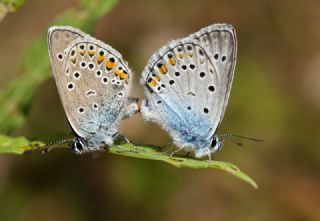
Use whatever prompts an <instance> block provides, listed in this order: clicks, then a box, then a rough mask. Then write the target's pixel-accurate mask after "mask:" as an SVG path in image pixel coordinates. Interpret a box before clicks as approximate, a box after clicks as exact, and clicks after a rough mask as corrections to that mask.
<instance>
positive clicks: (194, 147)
mask: <svg viewBox="0 0 320 221" xmlns="http://www.w3.org/2000/svg"><path fill="white" fill-rule="evenodd" d="M236 55H237V39H236V32H235V30H234V28H233V27H232V26H231V25H229V24H214V25H211V26H208V27H206V28H203V29H201V30H200V31H198V32H196V33H194V34H191V35H189V36H188V37H186V38H183V39H178V40H174V41H170V42H168V43H167V44H166V45H164V46H163V47H162V48H160V49H159V50H158V51H157V52H156V53H155V54H154V55H153V56H152V57H151V58H150V60H149V62H148V64H147V66H146V67H145V69H144V71H143V74H142V78H141V81H140V82H141V85H142V86H143V87H144V88H145V90H144V91H145V95H146V99H145V100H144V101H143V102H142V106H141V112H142V115H143V117H144V119H145V120H146V121H152V122H155V123H158V124H160V125H161V126H162V127H163V128H164V129H165V130H166V131H168V132H169V134H170V135H171V137H172V139H173V143H174V144H175V146H177V147H178V150H184V151H187V152H191V153H193V154H194V156H195V157H196V158H203V157H205V156H208V157H209V158H210V159H211V155H212V154H213V153H215V152H216V151H217V150H219V149H220V148H221V147H222V144H223V138H222V137H219V136H218V135H216V130H217V128H218V127H219V125H220V123H221V120H222V118H223V115H224V112H225V109H226V106H227V103H228V98H229V94H230V90H231V85H232V79H233V75H234V70H235V65H236Z"/></svg>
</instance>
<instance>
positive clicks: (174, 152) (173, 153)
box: [170, 147, 183, 157]
mask: <svg viewBox="0 0 320 221" xmlns="http://www.w3.org/2000/svg"><path fill="white" fill-rule="evenodd" d="M180 150H183V147H180V148H178V149H176V150H175V151H173V152H172V153H171V154H170V157H172V156H173V155H175V154H176V153H177V152H179V151H180Z"/></svg>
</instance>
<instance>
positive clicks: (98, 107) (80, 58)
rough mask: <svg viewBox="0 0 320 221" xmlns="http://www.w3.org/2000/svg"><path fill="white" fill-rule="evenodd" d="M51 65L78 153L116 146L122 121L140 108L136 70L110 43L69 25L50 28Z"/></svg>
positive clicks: (74, 147)
mask: <svg viewBox="0 0 320 221" xmlns="http://www.w3.org/2000/svg"><path fill="white" fill-rule="evenodd" d="M48 45H49V54H50V61H51V66H52V70H53V74H54V78H55V81H56V85H57V87H58V91H59V94H60V98H61V101H62V104H63V107H64V110H65V113H66V115H67V118H68V121H69V124H70V126H71V128H72V129H73V131H74V133H75V135H76V137H75V138H74V140H73V145H72V147H73V149H74V150H75V151H76V152H77V153H82V152H88V151H95V150H99V149H100V148H101V147H102V146H105V145H107V146H111V145H112V144H113V141H114V139H115V137H116V136H117V135H118V126H119V123H120V121H121V120H122V119H123V118H125V117H128V116H130V115H132V114H133V113H135V112H137V111H138V105H137V99H133V98H128V93H129V90H130V85H131V78H132V75H133V72H132V71H131V70H130V69H129V67H128V64H127V62H126V61H124V60H123V58H122V56H121V54H120V53H119V52H118V51H116V50H115V49H113V48H112V47H111V46H109V45H107V44H105V43H103V42H101V41H99V40H97V39H95V38H93V37H91V36H89V35H87V34H85V33H83V32H81V31H80V30H78V29H75V28H72V27H65V26H55V27H51V28H50V29H49V30H48Z"/></svg>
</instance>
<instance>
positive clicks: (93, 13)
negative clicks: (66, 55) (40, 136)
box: [0, 0, 117, 133]
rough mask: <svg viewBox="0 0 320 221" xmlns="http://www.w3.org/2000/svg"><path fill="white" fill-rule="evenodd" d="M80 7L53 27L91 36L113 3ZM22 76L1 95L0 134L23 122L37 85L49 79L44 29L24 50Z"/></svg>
mask: <svg viewBox="0 0 320 221" xmlns="http://www.w3.org/2000/svg"><path fill="white" fill-rule="evenodd" d="M80 3H81V7H79V8H71V9H68V10H67V11H66V12H64V13H63V14H62V15H61V16H59V17H58V18H57V19H56V21H54V22H53V24H52V25H71V26H74V27H78V28H80V29H82V30H83V31H85V32H88V33H90V32H91V31H92V28H93V27H94V25H95V23H96V21H97V20H98V19H99V18H100V17H101V16H102V15H103V14H105V13H106V12H108V11H110V10H111V9H112V8H113V7H114V6H115V4H116V3H117V1H116V0H94V1H87V0H81V1H80ZM21 70H22V71H21V75H20V76H19V77H18V78H17V79H15V80H14V81H13V82H12V83H11V84H10V85H9V86H8V87H7V88H6V89H5V90H4V91H3V92H2V93H0V103H1V106H0V131H2V132H6V133H10V132H12V131H14V130H16V129H18V128H20V127H21V126H23V124H24V123H25V121H26V115H27V113H28V109H29V106H30V103H31V101H32V98H33V95H34V93H35V91H36V90H37V86H38V85H39V84H40V83H41V82H43V81H44V80H46V79H47V78H49V77H50V76H51V69H50V64H49V57H48V46H47V30H44V34H43V36H42V37H41V38H40V39H39V40H38V41H36V42H35V43H34V44H33V45H32V46H31V47H30V48H29V50H27V52H26V54H25V55H24V57H23V59H22V61H21Z"/></svg>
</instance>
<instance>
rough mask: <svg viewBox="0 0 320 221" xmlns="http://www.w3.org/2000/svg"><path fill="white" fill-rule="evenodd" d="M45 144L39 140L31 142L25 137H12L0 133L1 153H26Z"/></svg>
mask: <svg viewBox="0 0 320 221" xmlns="http://www.w3.org/2000/svg"><path fill="white" fill-rule="evenodd" d="M44 145H45V144H44V143H42V142H38V141H35V142H30V141H28V140H27V139H26V138H24V137H15V138H12V137H8V136H5V135H0V154H24V153H26V152H28V151H32V150H35V149H36V148H37V147H39V146H44Z"/></svg>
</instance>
